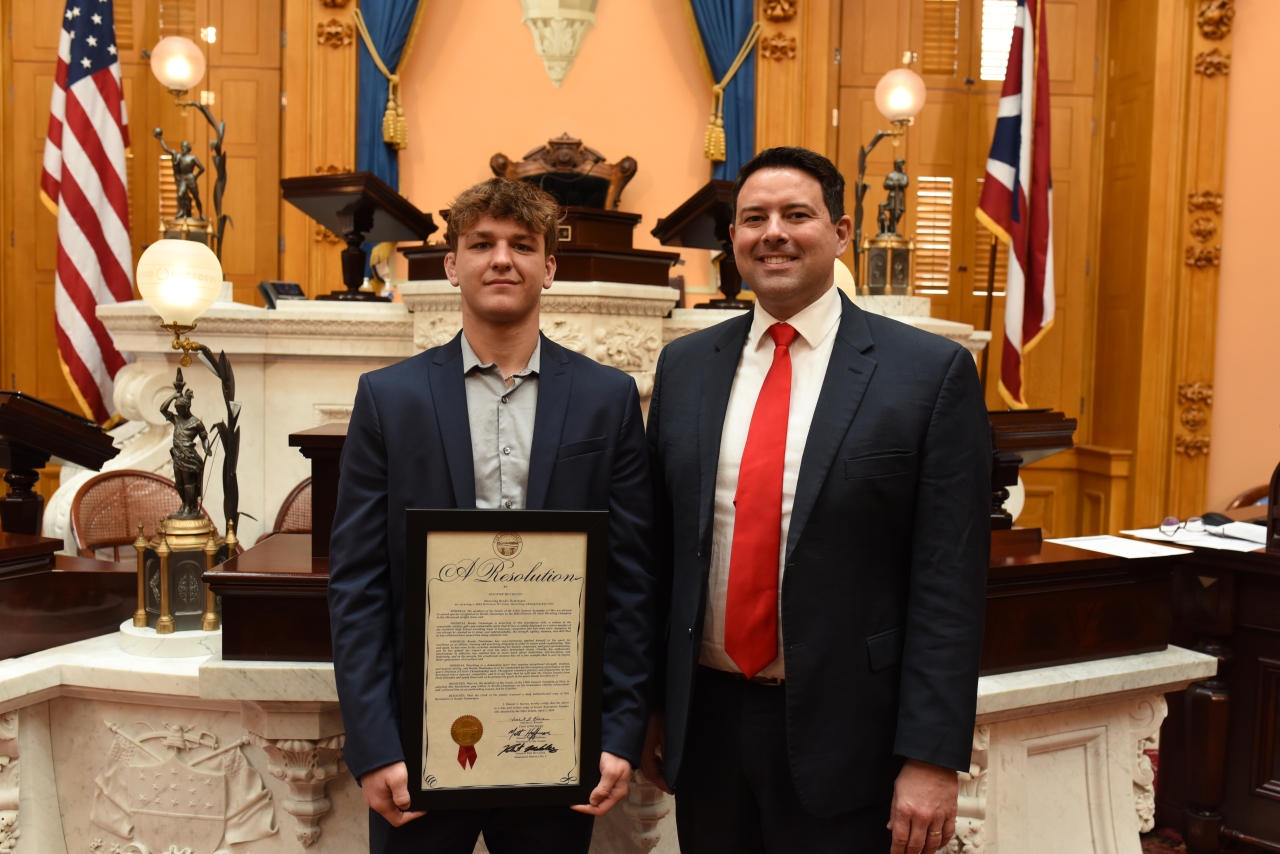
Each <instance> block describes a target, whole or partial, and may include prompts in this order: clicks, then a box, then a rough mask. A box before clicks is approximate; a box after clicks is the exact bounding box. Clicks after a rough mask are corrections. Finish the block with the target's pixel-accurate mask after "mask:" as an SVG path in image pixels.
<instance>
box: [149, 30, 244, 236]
mask: <svg viewBox="0 0 1280 854" xmlns="http://www.w3.org/2000/svg"><path fill="white" fill-rule="evenodd" d="M205 67H206V63H205V58H204V53H203V52H202V51H201V50H200V47H199V45H197V44H196V43H195V42H193V41H192V40H191V39H189V38H185V37H183V36H165V37H164V38H162V39H160V41H158V42H156V46H155V47H154V48H152V49H151V73H152V74H153V75H154V76H155V78H156V79H157V80H159V81H160V83H161V85H163V86H164V87H165V88H166V89H168V90H169V92H170V94H172V95H173V98H174V103H176V104H177V105H178V106H179V107H181V108H182V115H184V116H185V115H186V114H187V107H195V108H196V109H197V110H199V111H200V113H201V115H203V116H204V118H205V121H207V122H208V123H209V126H210V127H211V128H213V130H214V133H215V134H217V136H216V138H215V139H214V140H213V141H211V142H210V143H209V148H210V150H212V151H213V155H212V159H213V171H214V175H215V176H216V178H215V180H214V185H213V210H214V225H213V228H214V231H213V236H214V239H215V246H214V254H215V255H217V257H218V259H219V260H221V259H222V241H223V236H224V234H225V232H226V227H227V223H228V222H229V221H230V217H227V216H224V215H223V213H222V196H223V194H224V193H225V192H226V189H227V154H226V152H225V151H223V150H222V138H223V136H224V135H225V134H226V130H227V123H226V122H225V121H221V122H219V121H216V120H215V119H214V118H213V113H212V112H211V111H210V110H209V108H208V106H206V105H205V104H201V103H199V102H197V101H187V100H184V96H185V95H186V94H187V92H189V91H190V90H191V89H193V88H194V87H195V86H196V84H198V83H199V82H200V81H201V80H202V79H203V78H204V72H205ZM155 134H156V136H157V138H158V137H159V136H160V129H159V128H156V131H155ZM161 144H163V140H162V141H161ZM166 150H167V149H166ZM201 216H202V217H203V214H202V215H201ZM233 225H234V223H233ZM161 230H162V231H163V230H164V224H163V223H161Z"/></svg>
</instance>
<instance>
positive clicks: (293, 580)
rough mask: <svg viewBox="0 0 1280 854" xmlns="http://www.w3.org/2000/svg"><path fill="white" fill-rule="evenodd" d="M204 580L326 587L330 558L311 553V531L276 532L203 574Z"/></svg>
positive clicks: (224, 584) (224, 583) (236, 584)
mask: <svg viewBox="0 0 1280 854" xmlns="http://www.w3.org/2000/svg"><path fill="white" fill-rule="evenodd" d="M204 580H205V583H206V584H213V585H217V586H218V587H220V588H226V587H235V588H240V587H264V586H266V587H271V586H278V585H282V584H283V585H287V586H289V587H296V588H299V589H320V590H324V589H327V588H328V586H329V559H328V558H318V557H313V556H312V554H311V535H310V534H276V535H274V536H272V537H268V538H267V539H265V540H263V541H262V542H261V543H258V544H257V545H256V546H254V547H253V548H251V549H246V550H245V551H244V552H242V553H240V554H238V555H236V556H235V557H233V558H231V559H230V560H228V561H227V562H226V563H221V564H219V565H218V566H216V567H214V568H213V569H211V570H209V571H208V572H206V573H205V574H204Z"/></svg>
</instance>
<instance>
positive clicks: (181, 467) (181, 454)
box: [160, 368, 209, 519]
mask: <svg viewBox="0 0 1280 854" xmlns="http://www.w3.org/2000/svg"><path fill="white" fill-rule="evenodd" d="M185 385H186V384H185V383H184V382H183V381H182V369H181V368H179V369H178V378H177V379H176V380H174V383H173V394H171V395H170V396H169V399H168V400H166V401H165V402H164V403H163V404H162V405H161V406H160V414H161V415H163V416H164V417H165V420H166V421H168V422H169V423H170V424H172V425H173V447H172V448H171V449H170V450H169V455H170V456H171V457H173V482H174V484H175V485H176V486H177V487H178V495H179V496H181V498H182V508H181V509H179V510H178V512H177V513H174V514H173V516H174V518H177V519H199V518H200V517H201V516H203V515H204V514H203V513H202V512H201V510H200V489H201V485H202V483H203V481H204V463H205V459H207V458H208V456H209V434H208V433H207V432H206V431H205V429H204V424H202V423H201V422H200V419H199V418H196V417H195V416H194V415H192V414H191V400H192V398H194V397H195V392H193V391H192V390H191V389H186V390H185V391H184V390H183V388H184V386H185ZM170 405H172V406H173V408H174V409H176V410H177V412H176V413H175V412H173V411H172V410H171V409H170V408H169V407H170ZM197 439H199V440H200V445H201V447H203V448H204V456H203V457H202V456H200V452H199V451H197V450H196V440H197Z"/></svg>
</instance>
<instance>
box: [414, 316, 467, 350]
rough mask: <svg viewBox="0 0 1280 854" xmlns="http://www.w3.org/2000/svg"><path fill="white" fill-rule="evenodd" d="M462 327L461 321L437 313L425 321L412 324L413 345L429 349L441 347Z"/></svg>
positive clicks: (420, 348) (421, 348)
mask: <svg viewBox="0 0 1280 854" xmlns="http://www.w3.org/2000/svg"><path fill="white" fill-rule="evenodd" d="M461 328H462V324H461V322H459V321H458V320H455V319H454V318H452V317H446V316H444V315H437V316H436V317H433V318H431V319H430V320H428V321H427V322H426V323H423V324H416V323H415V324H414V328H413V346H414V347H417V348H418V349H419V350H430V349H431V348H432V347H443V346H444V345H445V344H448V343H449V342H450V341H452V340H453V336H455V335H457V334H458V330H459V329H461Z"/></svg>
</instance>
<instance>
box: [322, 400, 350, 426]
mask: <svg viewBox="0 0 1280 854" xmlns="http://www.w3.org/2000/svg"><path fill="white" fill-rule="evenodd" d="M354 408H355V407H354V406H353V405H352V404H350V403H316V404H313V405H312V411H314V412H315V426H316V427H320V426H322V425H324V424H333V423H334V422H337V421H350V420H351V412H352V410H353V409H354Z"/></svg>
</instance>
